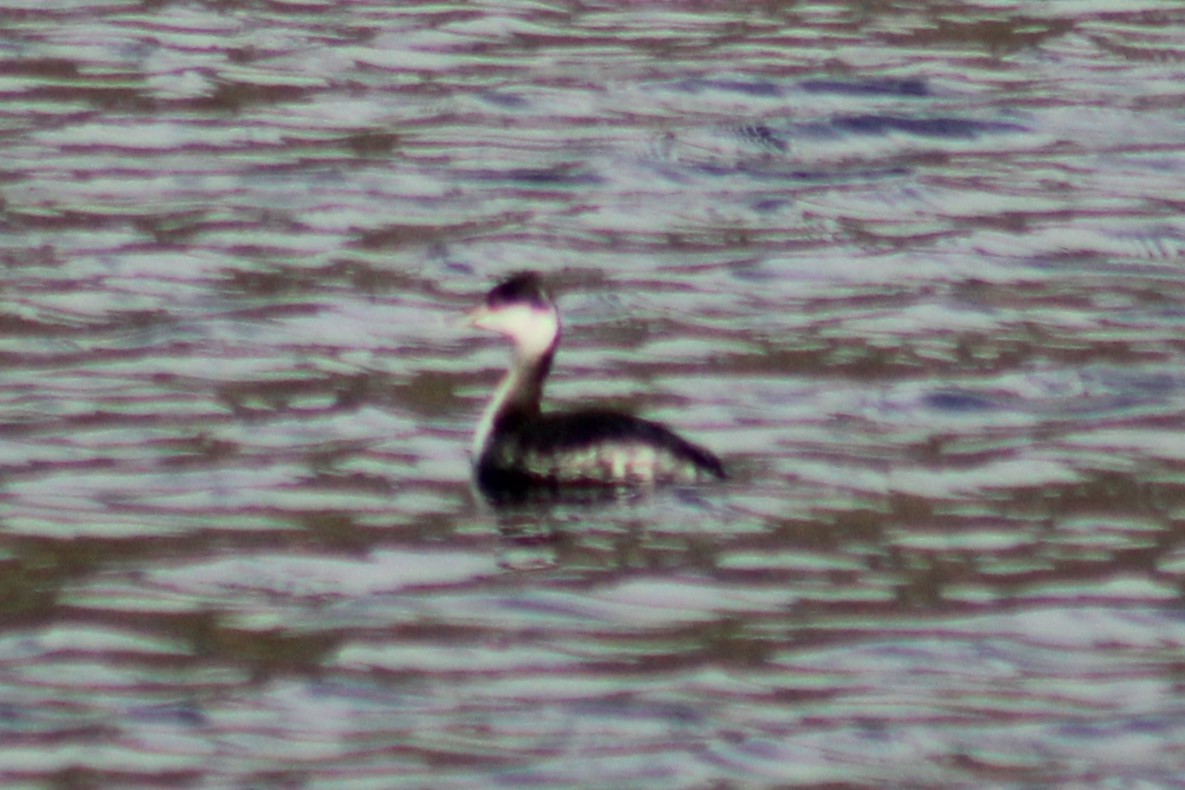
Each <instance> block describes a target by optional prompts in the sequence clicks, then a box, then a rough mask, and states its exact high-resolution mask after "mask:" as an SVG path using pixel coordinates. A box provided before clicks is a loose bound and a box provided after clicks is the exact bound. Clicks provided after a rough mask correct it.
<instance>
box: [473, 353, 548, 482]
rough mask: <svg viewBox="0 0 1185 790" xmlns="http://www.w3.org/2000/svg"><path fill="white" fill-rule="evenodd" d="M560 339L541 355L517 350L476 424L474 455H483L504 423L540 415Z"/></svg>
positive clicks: (479, 456)
mask: <svg viewBox="0 0 1185 790" xmlns="http://www.w3.org/2000/svg"><path fill="white" fill-rule="evenodd" d="M557 345H558V338H557V342H553V343H552V345H551V346H550V347H549V348H548V349H547V350H546V351H544V352H543V353H541V354H534V355H527V354H522V353H520V352H518V351H516V352H515V355H514V361H513V364H512V365H511V367H510V370H509V371H508V372H507V373H506V375H505V376H503V377H502V382H501V383H500V384H499V385H498V389H497V390H495V391H494V397H493V398H491V399H490V402H489V404H488V405H487V406H486V409H485V412H484V413H483V414H482V417H481V421H480V422H479V423H478V424H477V432H476V433H475V434H474V436H473V458H474V460H475V461H476V460H477V459H479V458H481V455H482V453H483V452H484V451H485V449H486V447H487V446H488V444H489V441H490V438H491V436H492V435H493V434H494V433H495V431H497V429H498V428H499V427H501V426H504V425H507V424H509V423H511V422H514V421H518V420H521V419H525V418H531V417H535V416H537V415H538V414H539V404H540V402H541V401H542V400H543V384H544V382H545V381H546V380H547V374H548V373H549V372H551V362H552V359H553V358H554V357H555V350H556V346H557Z"/></svg>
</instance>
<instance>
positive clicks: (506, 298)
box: [486, 272, 551, 309]
mask: <svg viewBox="0 0 1185 790" xmlns="http://www.w3.org/2000/svg"><path fill="white" fill-rule="evenodd" d="M523 302H525V303H527V304H529V305H531V307H534V308H536V309H545V308H548V307H550V306H551V299H550V298H549V297H548V295H547V292H546V291H545V290H543V281H542V279H540V277H539V274H538V273H537V272H519V273H518V274H514V275H511V277H510V278H509V279H507V280H504V281H503V282H502V283H501V284H499V285H497V286H495V287H494V288H493V290H491V291H490V292H489V293H488V294H486V307H488V308H490V309H496V308H499V307H506V306H507V305H511V304H520V303H523Z"/></svg>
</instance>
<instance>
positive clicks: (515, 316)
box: [477, 305, 559, 356]
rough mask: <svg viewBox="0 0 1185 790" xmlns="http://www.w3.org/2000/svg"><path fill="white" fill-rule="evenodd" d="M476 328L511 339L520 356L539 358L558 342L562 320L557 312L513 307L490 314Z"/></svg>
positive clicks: (523, 306) (527, 307)
mask: <svg viewBox="0 0 1185 790" xmlns="http://www.w3.org/2000/svg"><path fill="white" fill-rule="evenodd" d="M477 325H478V326H479V327H481V328H483V329H488V330H490V331H492V332H497V333H499V334H502V335H506V336H507V337H509V338H511V339H512V340H513V341H514V346H515V348H516V349H518V351H519V353H522V354H526V355H528V356H537V355H539V354H542V353H543V352H544V351H547V349H549V348H550V347H551V344H552V343H553V342H555V337H556V333H557V332H558V331H559V318H558V316H557V315H556V313H555V311H554V310H539V309H536V308H533V307H531V306H529V305H513V306H511V307H504V308H499V309H498V310H496V311H493V312H490V313H489V314H487V315H486V316H484V317H483V318H482V319H481V321H479V322H478V323H477Z"/></svg>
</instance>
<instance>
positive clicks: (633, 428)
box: [469, 272, 725, 499]
mask: <svg viewBox="0 0 1185 790" xmlns="http://www.w3.org/2000/svg"><path fill="white" fill-rule="evenodd" d="M469 323H470V324H471V325H472V326H475V327H478V328H480V329H487V330H490V331H491V332H497V333H498V334H501V335H505V336H506V337H508V338H510V340H511V341H512V342H513V343H514V358H513V362H512V364H511V367H510V372H508V373H507V374H506V377H505V378H504V379H503V380H502V383H501V384H500V385H499V386H498V389H497V391H496V392H495V393H494V397H493V399H492V400H491V401H490V404H489V406H487V407H486V410H485V413H484V414H483V415H482V418H481V422H480V423H478V426H477V432H476V433H475V434H474V437H473V463H474V471H475V474H476V478H477V483H478V485H479V487H480V488H481V489H482V491H483V492H484V493H485V494H486V495H487V496H490V497H491V498H493V499H507V498H521V497H523V496H525V495H528V494H530V493H532V492H535V491H541V490H542V491H546V490H551V491H558V490H560V489H570V488H577V487H586V488H587V487H602V488H603V487H608V486H646V485H652V484H662V483H679V482H684V483H690V482H694V481H696V480H700V479H704V478H709V477H715V478H723V477H725V473H724V467H723V466H722V465H721V464H720V459H718V458H717V457H716V456H715V455H713V454H712V453H711V452H709V451H708V450H705V449H704V448H702V447H699V446H697V445H694V444H692V443H691V442H689V441H687V440H685V439H682V438H680V437H679V436H677V435H676V434H675V433H673V432H672V431H670V430H669V429H668V428H666V427H665V426H663V425H660V424H659V423H656V422H650V421H649V420H642V419H639V418H637V417H633V416H630V415H628V414H622V413H620V412H615V411H607V410H599V409H588V410H582V411H573V412H563V413H558V414H544V413H542V412H541V411H540V408H539V401H540V400H541V399H542V397H543V383H544V381H545V380H546V379H547V374H548V372H549V371H550V370H551V362H552V359H553V358H554V357H555V352H556V348H557V347H558V346H559V342H560V316H559V312H558V311H557V310H556V306H555V304H554V303H553V302H552V301H551V299H550V298H549V297H548V295H547V293H546V292H545V291H544V290H543V286H542V283H541V282H540V279H539V276H538V275H537V274H535V273H533V272H526V273H523V274H516V275H514V276H513V277H511V278H510V279H508V280H506V281H505V282H503V283H502V284H501V285H498V286H497V287H496V288H494V289H493V290H491V291H490V292H489V293H488V294H487V295H486V298H485V302H484V303H483V304H481V305H479V306H478V307H477V308H476V309H475V310H473V312H471V313H470V314H469Z"/></svg>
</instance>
